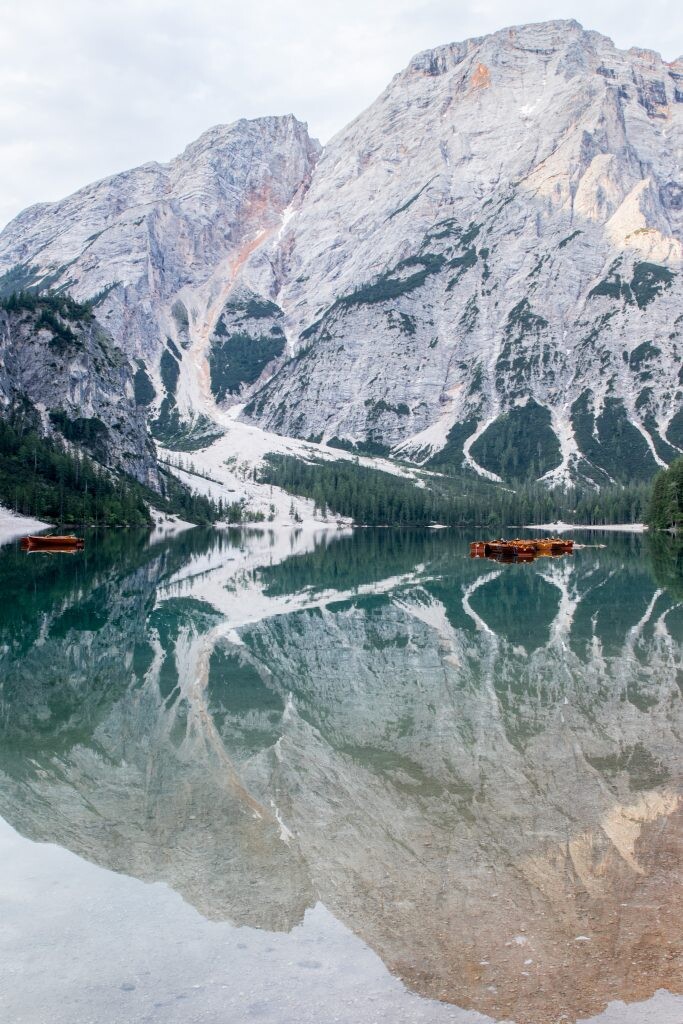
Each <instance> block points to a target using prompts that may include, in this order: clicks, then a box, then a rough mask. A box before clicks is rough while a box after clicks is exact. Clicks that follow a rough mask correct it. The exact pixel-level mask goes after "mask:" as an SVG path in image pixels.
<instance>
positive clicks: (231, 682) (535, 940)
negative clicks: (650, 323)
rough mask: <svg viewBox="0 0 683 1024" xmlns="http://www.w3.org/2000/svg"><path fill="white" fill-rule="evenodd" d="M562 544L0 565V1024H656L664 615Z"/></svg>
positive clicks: (666, 746) (195, 544)
mask: <svg viewBox="0 0 683 1024" xmlns="http://www.w3.org/2000/svg"><path fill="white" fill-rule="evenodd" d="M582 539H583V540H585V542H586V543H587V544H593V545H598V544H599V545H603V546H599V547H598V546H592V547H585V548H582V549H581V550H579V551H577V552H576V554H575V555H574V557H572V558H564V559H540V560H538V561H536V562H534V563H533V564H530V565H497V564H495V563H491V562H486V561H471V560H470V559H469V557H468V555H467V541H466V539H465V538H460V537H458V536H454V535H453V534H451V533H447V532H445V531H444V532H441V533H430V532H428V531H426V532H423V533H406V534H399V533H396V532H394V531H366V530H361V531H356V532H355V533H354V534H353V535H351V536H339V537H337V536H335V535H328V536H327V537H326V536H325V535H319V536H313V535H311V534H304V533H300V534H298V535H291V536H290V535H285V534H278V535H274V534H268V533H265V534H257V533H255V534H253V535H250V536H244V535H240V534H231V533H227V532H216V531H202V530H192V531H189V532H187V533H185V534H182V535H181V536H179V537H176V538H173V539H165V540H163V539H162V540H158V541H156V542H155V543H150V541H149V539H148V538H147V537H146V536H145V535H138V534H134V533H130V532H128V533H124V532H116V533H114V532H112V533H109V534H106V535H99V536H98V535H93V536H91V537H89V538H88V543H87V547H86V550H85V552H82V553H79V554H76V555H35V554H34V555H25V554H22V553H21V552H19V551H18V549H17V547H16V546H15V545H6V546H4V547H2V548H0V602H1V604H0V815H2V818H3V819H4V821H2V822H0V863H1V864H2V872H1V873H0V914H1V918H0V921H1V924H0V1010H1V1017H2V1020H3V1021H7V1022H8V1024H14V1022H15V1021H16V1022H19V1021H22V1022H29V1024H37V1022H41V1024H42V1022H45V1024H48V1022H50V1024H53V1022H56V1024H61V1022H64V1024H66V1022H68V1024H81V1022H83V1024H85V1022H91V1021H92V1022H97V1024H110V1022H111V1024H119V1022H121V1024H123V1022H125V1024H129V1022H138V1021H140V1022H143V1021H145V1022H147V1021H149V1022H162V1021H163V1022H176V1021H178V1022H194V1021H208V1022H217V1024H218V1022H238V1021H240V1022H241V1021H261V1020H263V1021H270V1022H278V1024H284V1022H292V1024H294V1022H297V1024H299V1022H309V1021H310V1022H328V1021H329V1022H332V1021H340V1022H349V1024H351V1022H353V1024H365V1022H372V1021H392V1022H403V1021H405V1022H413V1021H415V1022H417V1021H421V1022H428V1024H432V1022H433V1024H440V1022H445V1021H456V1022H459V1024H464V1022H472V1024H474V1022H475V1021H484V1020H488V1019H492V1020H496V1021H501V1020H506V1021H507V1020H514V1021H517V1022H519V1024H541V1022H543V1024H545V1022H559V1021H565V1022H566V1021H569V1022H574V1021H577V1020H580V1019H581V1020H583V1019H586V1018H596V1017H597V1018H599V1019H600V1020H601V1021H605V1022H610V1024H612V1022H613V1024H617V1022H626V1024H636V1022H638V1024H640V1022H645V1021H648V1022H653V1024H660V1022H664V1021H666V1022H671V1024H674V1022H677V1024H678V1022H680V1021H681V1020H683V999H682V998H681V996H680V993H683V970H682V968H683V942H682V934H683V932H682V928H681V921H683V898H682V887H681V865H682V859H681V854H682V852H683V841H682V836H683V829H682V821H681V807H682V806H683V805H682V801H681V780H682V774H683V773H682V762H683V757H682V749H683V748H682V746H681V725H682V722H683V716H682V713H681V705H682V700H681V691H682V686H683V672H682V645H681V640H682V639H683V586H682V585H681V583H680V579H678V578H677V577H676V574H675V572H673V571H672V570H671V566H670V565H669V564H668V563H666V562H664V561H662V559H661V558H659V557H657V558H653V557H652V556H651V553H650V552H649V550H648V549H647V546H646V544H645V542H644V541H642V540H641V539H639V538H635V537H620V536H614V535H607V534H605V535H600V534H595V535H584V537H583V538H582Z"/></svg>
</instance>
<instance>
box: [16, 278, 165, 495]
mask: <svg viewBox="0 0 683 1024" xmlns="http://www.w3.org/2000/svg"><path fill="white" fill-rule="evenodd" d="M135 395H136V379H135V376H134V373H133V367H132V366H131V364H130V363H129V361H128V359H127V358H126V356H125V354H124V353H123V352H122V351H121V349H120V348H119V347H118V346H117V345H116V344H115V343H114V341H113V339H112V337H111V335H110V334H109V333H108V332H107V331H105V330H104V329H103V328H102V326H101V325H100V324H99V323H98V322H97V319H96V318H95V317H94V315H93V313H92V310H91V309H90V308H89V307H86V306H81V305H79V304H78V303H76V302H74V301H73V300H71V299H69V297H68V296H59V297H33V296H23V297H21V298H20V299H18V300H16V299H15V300H10V301H6V302H5V303H4V304H0V408H1V409H2V412H3V418H4V419H6V420H9V421H10V422H22V423H24V424H25V425H26V426H27V427H29V428H33V429H38V431H39V432H40V433H44V434H48V435H53V436H56V437H58V438H60V439H62V440H65V441H67V442H70V443H72V444H77V445H78V446H79V447H81V448H82V449H83V450H84V451H85V452H86V453H87V454H88V455H89V456H90V457H91V458H94V459H95V460H96V461H97V462H99V463H101V464H103V465H106V466H108V467H110V468H111V469H114V470H121V471H123V472H124V473H127V474H128V475H130V476H132V477H135V478H136V479H137V480H138V481H139V482H140V483H142V484H145V485H147V486H149V487H153V488H155V489H156V488H157V487H158V474H157V465H156V453H155V450H154V445H153V443H152V442H151V439H150V438H149V435H148V432H147V425H146V422H145V417H144V415H143V410H142V409H141V408H140V406H139V405H138V404H137V402H136V397H135Z"/></svg>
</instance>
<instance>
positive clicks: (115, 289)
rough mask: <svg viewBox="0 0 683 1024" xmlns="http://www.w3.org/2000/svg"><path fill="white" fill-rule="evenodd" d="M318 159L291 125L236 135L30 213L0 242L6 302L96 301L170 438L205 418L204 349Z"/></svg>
mask: <svg viewBox="0 0 683 1024" xmlns="http://www.w3.org/2000/svg"><path fill="white" fill-rule="evenodd" d="M318 150H319V147H318V145H317V143H315V142H313V141H312V140H311V139H310V138H309V137H308V134H307V132H306V127H305V125H303V124H301V123H300V122H299V121H297V120H296V119H295V118H293V117H267V118H262V119H259V120H255V121H238V122H236V123H235V124H232V125H227V126H225V125H224V126H219V127H216V128H212V129H210V130H209V131H207V132H205V133H204V135H202V136H201V137H200V138H199V139H198V140H197V141H196V142H194V143H192V144H191V145H190V146H188V147H187V149H186V150H185V151H184V153H182V154H181V155H180V156H179V157H177V158H176V159H174V160H172V161H171V162H170V163H169V164H165V165H161V164H156V163H151V164H145V165H144V166H143V167H139V168H136V169H134V170H132V171H127V172H125V173H123V174H117V175H113V176H112V177H110V178H106V179H104V180H103V181H100V182H96V183H95V184H93V185H90V186H88V187H86V188H84V189H81V190H80V191H79V192H76V193H75V194H74V195H72V196H70V197H68V198H67V199H65V200H63V201H61V202H58V203H51V204H42V205H39V206H35V207H31V208H30V209H28V210H26V211H25V212H24V213H22V214H20V216H19V217H17V218H16V220H14V221H13V222H12V223H11V224H10V225H9V226H8V227H7V228H5V230H4V231H3V232H2V235H1V236H0V272H2V271H5V272H6V277H5V278H4V280H2V286H3V289H4V290H5V291H6V292H7V291H9V290H11V289H12V288H21V287H36V286H40V287H44V288H46V287H57V286H58V287H61V288H66V289H68V290H69V292H70V293H71V294H73V295H74V296H75V297H76V298H78V299H91V298H93V297H94V296H101V300H100V302H99V303H98V315H99V316H100V319H101V320H102V322H103V324H105V325H106V327H107V329H108V330H109V331H110V332H111V333H112V335H113V336H114V338H115V339H116V340H117V341H118V342H119V343H120V344H122V345H123V346H124V347H125V350H126V352H127V354H128V355H129V356H130V357H131V358H132V359H138V360H141V361H142V363H143V366H144V369H145V373H146V374H147V376H148V377H149V378H150V380H151V383H152V387H153V391H154V397H153V398H150V403H149V406H148V415H149V418H150V421H151V422H152V424H153V425H154V426H155V429H156V433H157V434H158V435H159V436H160V437H162V438H164V437H165V436H167V435H168V434H169V433H172V431H173V429H174V427H175V426H177V422H176V421H177V420H178V419H184V420H192V419H195V420H196V419H198V418H199V417H201V416H202V414H203V412H204V411H205V406H206V404H207V402H208V404H209V405H211V397H212V396H211V394H210V387H209V378H208V366H207V363H208V357H209V351H208V349H209V337H210V335H211V333H212V331H213V329H214V327H215V326H216V323H217V321H218V318H219V316H220V314H221V312H222V310H223V306H224V304H225V302H226V300H227V299H228V296H229V295H230V293H231V290H232V288H233V286H234V284H235V283H236V281H237V280H238V279H240V276H241V274H242V271H243V268H244V264H245V262H246V261H247V260H249V259H250V260H251V263H250V274H251V276H252V277H254V278H257V279H258V277H259V275H260V274H262V273H263V274H265V277H266V279H268V277H269V275H272V271H271V260H272V259H274V255H273V244H274V242H275V240H276V236H277V231H278V229H279V228H280V226H281V224H282V220H283V213H284V211H285V210H286V209H287V207H288V206H289V205H290V204H291V203H292V201H293V200H294V199H295V197H296V196H297V194H298V193H299V192H300V191H301V189H302V188H303V187H304V186H305V183H306V182H307V180H308V177H309V175H310V172H311V170H312V167H313V165H314V163H315V160H316V157H317V154H318Z"/></svg>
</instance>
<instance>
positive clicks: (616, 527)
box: [510, 522, 647, 533]
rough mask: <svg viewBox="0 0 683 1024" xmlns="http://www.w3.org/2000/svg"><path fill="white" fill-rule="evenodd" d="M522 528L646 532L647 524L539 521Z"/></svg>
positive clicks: (557, 531)
mask: <svg viewBox="0 0 683 1024" xmlns="http://www.w3.org/2000/svg"><path fill="white" fill-rule="evenodd" d="M510 529H513V530H514V529H516V527H514V526H513V527H510ZM522 529H524V530H544V531H546V532H547V533H567V532H575V531H577V530H602V531H604V532H606V533H646V532H647V526H646V525H645V523H604V524H601V525H600V526H597V525H592V524H590V525H586V524H578V523H562V522H560V523H541V524H539V525H537V524H529V525H527V526H524V527H522Z"/></svg>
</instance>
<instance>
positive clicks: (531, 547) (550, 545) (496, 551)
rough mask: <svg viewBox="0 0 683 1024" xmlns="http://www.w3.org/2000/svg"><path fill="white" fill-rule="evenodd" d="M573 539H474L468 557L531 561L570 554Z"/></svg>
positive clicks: (572, 548)
mask: <svg viewBox="0 0 683 1024" xmlns="http://www.w3.org/2000/svg"><path fill="white" fill-rule="evenodd" d="M573 550H574V541H573V540H563V539H562V538H560V537H543V538H542V539H540V540H537V539H531V540H529V539H527V538H526V537H524V538H520V537H517V538H515V539H513V540H486V541H484V540H475V541H472V543H471V544H470V558H495V559H496V560H498V561H510V562H511V561H520V562H531V561H533V560H534V558H539V557H540V558H548V557H552V556H557V555H571V554H572V553H573Z"/></svg>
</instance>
